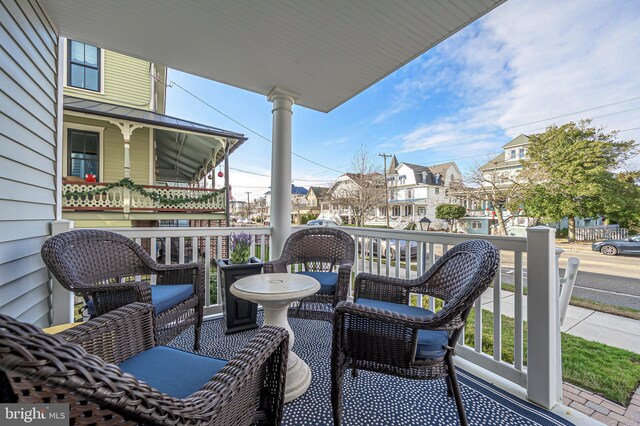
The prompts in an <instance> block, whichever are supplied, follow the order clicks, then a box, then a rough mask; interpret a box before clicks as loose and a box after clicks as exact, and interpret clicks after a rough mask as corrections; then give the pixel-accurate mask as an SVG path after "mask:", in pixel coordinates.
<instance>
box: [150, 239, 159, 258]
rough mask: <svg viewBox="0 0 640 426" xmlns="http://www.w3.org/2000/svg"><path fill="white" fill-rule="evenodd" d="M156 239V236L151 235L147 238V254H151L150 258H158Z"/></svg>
mask: <svg viewBox="0 0 640 426" xmlns="http://www.w3.org/2000/svg"><path fill="white" fill-rule="evenodd" d="M157 244H158V240H156V237H151V238H150V239H149V256H151V258H152V259H153V260H158V246H157Z"/></svg>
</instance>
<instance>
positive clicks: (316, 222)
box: [307, 219, 340, 226]
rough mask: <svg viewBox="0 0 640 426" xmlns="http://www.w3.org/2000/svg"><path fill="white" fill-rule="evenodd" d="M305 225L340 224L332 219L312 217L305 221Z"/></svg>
mask: <svg viewBox="0 0 640 426" xmlns="http://www.w3.org/2000/svg"><path fill="white" fill-rule="evenodd" d="M307 226H340V225H338V224H337V223H335V222H334V221H332V220H326V219H314V220H310V221H309V222H307Z"/></svg>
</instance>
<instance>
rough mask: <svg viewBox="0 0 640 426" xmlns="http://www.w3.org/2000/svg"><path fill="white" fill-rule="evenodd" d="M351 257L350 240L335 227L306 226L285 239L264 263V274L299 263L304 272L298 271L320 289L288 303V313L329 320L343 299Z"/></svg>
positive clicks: (346, 287) (352, 256)
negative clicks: (279, 251) (276, 256)
mask: <svg viewBox="0 0 640 426" xmlns="http://www.w3.org/2000/svg"><path fill="white" fill-rule="evenodd" d="M354 257H355V248H354V242H353V239H352V238H351V236H350V235H349V234H347V233H346V232H344V231H341V230H339V229H336V228H328V227H309V228H307V229H303V230H300V231H296V232H294V233H293V234H291V236H289V238H287V241H285V243H284V248H283V249H282V255H281V256H280V258H279V259H278V260H273V261H271V262H267V263H265V264H264V273H265V274H268V273H273V272H287V266H289V265H295V264H302V265H303V266H304V271H302V272H298V273H300V274H304V275H308V276H311V277H313V278H315V279H317V280H318V281H319V282H320V291H319V292H318V293H316V294H314V295H313V296H310V297H307V298H305V299H304V300H302V301H300V302H294V303H292V304H291V307H290V308H289V316H291V317H297V318H306V319H316V320H324V321H332V319H333V308H334V307H335V306H336V304H337V303H338V302H340V301H342V300H347V295H348V293H349V285H350V283H351V267H352V266H353V260H354ZM335 269H337V271H334V270H335Z"/></svg>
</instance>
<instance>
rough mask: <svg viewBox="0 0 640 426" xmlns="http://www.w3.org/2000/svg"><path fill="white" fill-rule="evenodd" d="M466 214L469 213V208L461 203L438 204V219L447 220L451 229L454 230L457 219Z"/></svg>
mask: <svg viewBox="0 0 640 426" xmlns="http://www.w3.org/2000/svg"><path fill="white" fill-rule="evenodd" d="M465 214H467V209H466V208H464V206H461V205H459V204H440V205H438V206H436V219H443V220H446V221H447V223H448V224H449V230H451V231H453V226H454V225H455V223H456V220H458V219H462V218H463V217H464V215H465Z"/></svg>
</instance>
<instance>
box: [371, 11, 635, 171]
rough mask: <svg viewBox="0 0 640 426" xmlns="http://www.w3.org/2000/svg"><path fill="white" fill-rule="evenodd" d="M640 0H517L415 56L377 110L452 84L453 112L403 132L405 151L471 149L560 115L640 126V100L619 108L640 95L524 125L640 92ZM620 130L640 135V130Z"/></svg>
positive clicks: (455, 152)
mask: <svg viewBox="0 0 640 426" xmlns="http://www.w3.org/2000/svg"><path fill="white" fill-rule="evenodd" d="M637 6H638V4H637V2H636V1H633V0H631V1H622V0H611V1H600V0H572V1H562V2H558V1H553V0H545V1H527V0H510V1H509V2H506V3H505V4H504V5H502V6H500V7H498V8H497V9H496V10H494V11H493V12H491V13H490V14H488V15H487V16H485V17H484V18H483V19H482V20H481V21H479V22H478V23H477V24H475V25H473V26H472V27H470V28H468V29H465V30H463V31H461V32H460V33H458V34H457V35H455V36H454V37H452V38H450V39H449V40H447V41H446V42H444V43H443V44H442V45H440V46H439V47H438V48H436V50H435V51H433V52H432V53H430V54H429V55H428V57H429V59H428V60H422V61H421V62H419V63H418V64H414V65H412V66H411V68H410V72H409V74H410V76H409V77H408V78H406V79H405V80H404V81H403V82H402V83H400V84H399V85H397V87H396V98H395V100H394V101H393V103H392V106H391V108H390V109H389V110H387V111H385V112H383V113H382V114H380V115H379V116H378V119H379V120H383V119H385V118H387V117H389V116H390V115H393V114H395V113H397V112H396V111H397V110H402V108H405V109H406V108H410V107H411V105H410V103H411V101H410V100H407V99H408V98H409V97H410V96H409V94H411V95H412V96H415V97H416V98H417V99H421V98H424V97H425V96H429V94H436V93H438V92H439V91H442V90H446V91H447V92H449V93H453V98H452V99H453V101H454V102H459V105H457V106H458V108H456V111H455V112H454V113H452V114H449V115H446V116H441V117H439V118H438V119H437V120H434V121H430V122H427V123H423V124H421V125H420V126H418V127H417V128H416V129H414V130H413V131H410V132H408V133H407V134H405V135H402V136H401V137H400V140H401V141H402V146H401V150H402V151H416V150H427V149H428V150H430V151H431V150H438V151H447V150H448V152H450V153H451V154H452V155H453V156H455V155H459V154H460V152H461V151H460V149H461V148H463V149H464V153H465V154H466V153H468V152H470V151H475V150H481V149H483V148H488V149H492V148H493V149H495V147H497V146H500V145H501V144H503V143H505V142H506V141H507V140H508V138H503V137H500V133H501V132H504V133H506V134H507V136H508V137H514V136H516V135H518V134H520V133H524V132H534V131H539V130H542V129H544V127H545V126H547V125H549V124H552V123H554V122H555V123H558V124H560V123H564V122H567V121H569V120H578V119H581V118H590V117H593V118H594V124H597V125H604V126H606V127H607V129H608V130H616V129H619V130H622V129H628V128H633V127H639V126H640V109H637V110H635V111H628V112H624V113H617V112H620V111H623V110H628V109H633V108H640V99H637V100H635V101H631V102H626V103H620V104H618V105H615V106H611V107H607V108H600V109H595V110H592V111H589V112H584V113H580V114H574V115H570V116H565V117H562V118H557V119H552V120H545V121H543V122H540V123H536V124H530V125H524V126H520V125H521V124H525V123H530V122H536V121H539V120H543V119H546V118H551V117H556V116H560V115H564V114H567V113H570V112H573V111H580V110H584V109H587V108H592V107H596V106H600V105H605V104H609V103H613V102H617V101H622V100H626V99H629V98H633V97H640V60H639V58H640V43H639V42H638V40H640V25H638V22H640V21H639V19H640V8H638V7H637ZM599 116H602V117H599ZM516 126H517V127H516ZM473 135H476V136H473ZM477 135H479V136H477ZM620 136H621V137H622V138H625V139H632V138H634V139H636V140H638V139H640V130H634V131H629V132H623V133H622V134H621V135H620ZM456 139H457V141H456ZM472 147H473V148H472ZM470 148H472V149H470ZM637 162H638V163H639V164H640V161H638V160H637Z"/></svg>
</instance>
